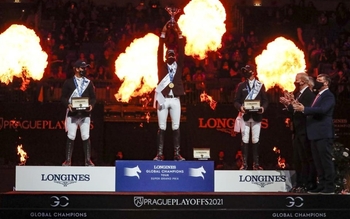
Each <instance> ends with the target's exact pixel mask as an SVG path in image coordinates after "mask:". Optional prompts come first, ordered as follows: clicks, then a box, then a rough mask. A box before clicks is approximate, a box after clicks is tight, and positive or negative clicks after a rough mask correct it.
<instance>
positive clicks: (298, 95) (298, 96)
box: [295, 91, 301, 100]
mask: <svg viewBox="0 0 350 219" xmlns="http://www.w3.org/2000/svg"><path fill="white" fill-rule="evenodd" d="M300 96H301V92H300V91H299V92H298V93H297V95H296V96H295V97H296V98H295V99H296V100H299V98H300Z"/></svg>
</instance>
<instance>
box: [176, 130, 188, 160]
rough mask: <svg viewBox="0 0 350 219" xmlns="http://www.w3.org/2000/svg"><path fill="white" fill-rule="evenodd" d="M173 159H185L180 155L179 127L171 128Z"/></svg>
mask: <svg viewBox="0 0 350 219" xmlns="http://www.w3.org/2000/svg"><path fill="white" fill-rule="evenodd" d="M173 144H174V160H179V161H182V160H185V158H183V157H182V156H181V155H180V129H176V130H173Z"/></svg>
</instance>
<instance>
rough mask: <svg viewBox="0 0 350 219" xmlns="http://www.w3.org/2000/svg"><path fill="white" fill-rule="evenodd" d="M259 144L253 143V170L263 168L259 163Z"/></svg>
mask: <svg viewBox="0 0 350 219" xmlns="http://www.w3.org/2000/svg"><path fill="white" fill-rule="evenodd" d="M259 144H260V143H255V144H253V160H254V163H253V170H262V169H263V168H262V167H261V166H260V165H259Z"/></svg>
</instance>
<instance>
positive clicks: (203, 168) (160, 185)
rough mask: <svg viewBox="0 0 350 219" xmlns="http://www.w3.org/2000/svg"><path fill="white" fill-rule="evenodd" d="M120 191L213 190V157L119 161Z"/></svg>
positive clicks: (117, 168)
mask: <svg viewBox="0 0 350 219" xmlns="http://www.w3.org/2000/svg"><path fill="white" fill-rule="evenodd" d="M116 191H117V192H214V164H213V162H212V161H162V162H160V161H126V160H125V161H123V160H117V161H116Z"/></svg>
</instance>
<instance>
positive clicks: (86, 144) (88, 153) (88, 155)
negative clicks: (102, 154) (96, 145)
mask: <svg viewBox="0 0 350 219" xmlns="http://www.w3.org/2000/svg"><path fill="white" fill-rule="evenodd" d="M83 147H84V155H85V166H95V164H94V163H93V162H92V161H91V143H90V139H87V140H85V141H83Z"/></svg>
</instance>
